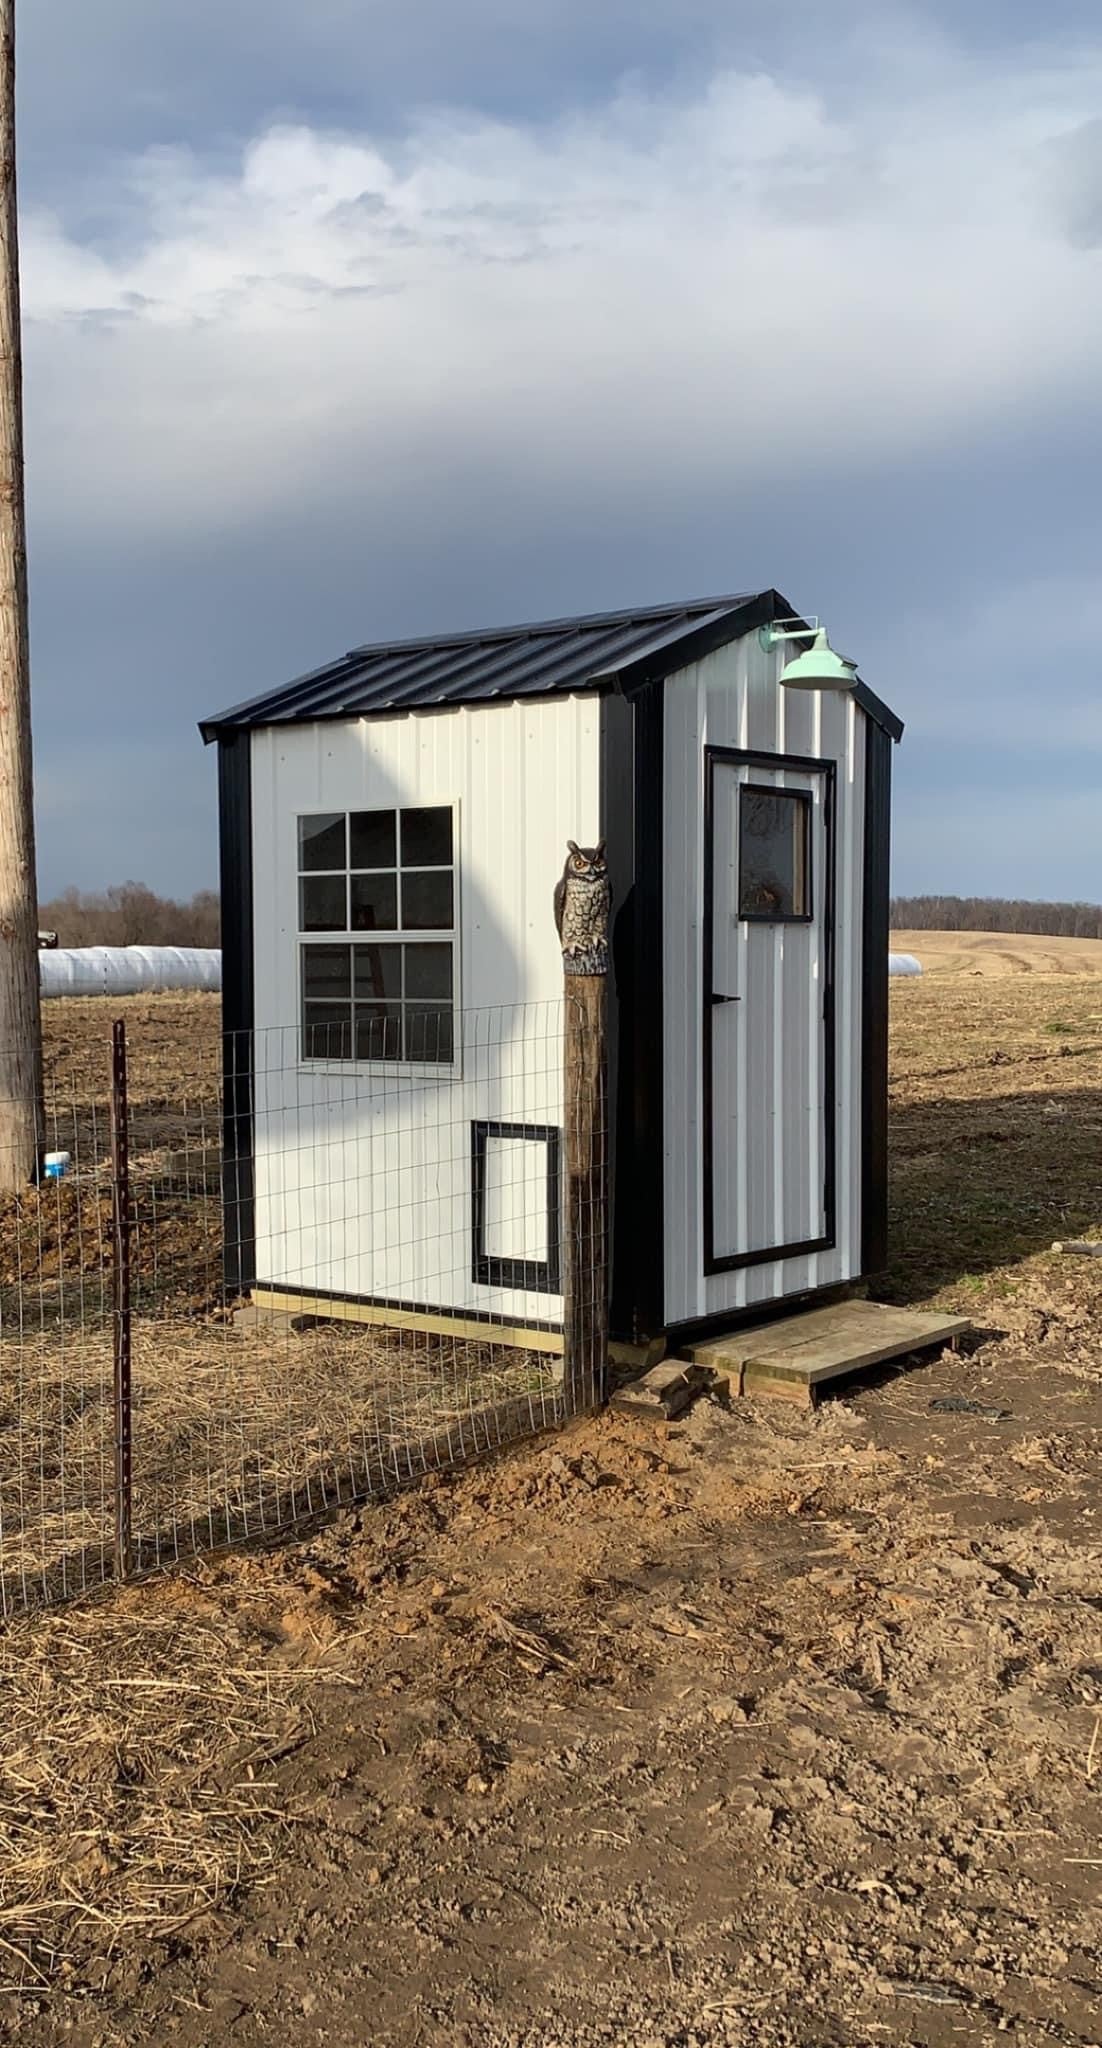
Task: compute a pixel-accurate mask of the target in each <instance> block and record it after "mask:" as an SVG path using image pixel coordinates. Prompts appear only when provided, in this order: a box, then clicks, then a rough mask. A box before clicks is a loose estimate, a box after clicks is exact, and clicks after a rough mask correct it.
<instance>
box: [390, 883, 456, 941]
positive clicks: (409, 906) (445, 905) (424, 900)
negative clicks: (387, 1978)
mask: <svg viewBox="0 0 1102 2048" xmlns="http://www.w3.org/2000/svg"><path fill="white" fill-rule="evenodd" d="M451 922H452V878H451V873H450V870H442V869H437V870H435V871H434V870H433V869H431V868H430V869H426V870H425V871H424V872H423V873H422V874H407V873H406V871H405V869H403V871H402V929H403V930H404V931H407V932H446V931H450V930H451Z"/></svg>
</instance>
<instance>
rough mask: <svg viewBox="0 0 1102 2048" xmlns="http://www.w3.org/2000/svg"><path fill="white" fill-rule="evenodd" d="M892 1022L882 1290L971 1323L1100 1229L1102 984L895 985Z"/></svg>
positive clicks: (1050, 980) (950, 981) (1045, 980)
mask: <svg viewBox="0 0 1102 2048" xmlns="http://www.w3.org/2000/svg"><path fill="white" fill-rule="evenodd" d="M1084 943H1086V942H1084ZM891 1015H892V1079H891V1126H890V1128H891V1167H892V1186H891V1203H892V1215H891V1246H892V1264H891V1269H890V1272H889V1274H888V1276H887V1281H886V1287H885V1290H884V1291H885V1292H886V1295H887V1298H889V1299H892V1300H903V1301H925V1300H935V1299H936V1300H937V1301H938V1302H939V1303H944V1304H945V1305H949V1304H956V1305H959V1306H961V1307H963V1308H964V1309H966V1310H969V1311H971V1310H973V1309H974V1308H975V1307H976V1304H977V1297H979V1298H982V1297H984V1296H987V1295H990V1296H993V1297H997V1296H1004V1295H1005V1294H1007V1293H1010V1292H1013V1291H1014V1290H1015V1289H1016V1288H1017V1287H1018V1286H1019V1285H1020V1284H1021V1283H1022V1281H1023V1279H1024V1278H1025V1277H1027V1274H1026V1273H1025V1272H1023V1262H1025V1261H1034V1260H1038V1259H1044V1258H1045V1257H1046V1256H1047V1255H1048V1253H1049V1251H1050V1247H1051V1245H1052V1244H1053V1242H1054V1241H1056V1240H1057V1239H1061V1238H1072V1237H1088V1236H1091V1235H1093V1234H1094V1233H1095V1232H1096V1231H1097V1229H1098V1227H1099V1225H1100V1224H1102V984H1099V983H1098V982H1097V981H1095V980H1094V979H1093V978H1091V977H1083V978H1081V979H1070V978H1066V979H1065V978H1060V979H1057V978H1054V977H1045V976H1043V975H1032V974H1031V975H1027V976H1022V977H1019V978H1012V977H1007V978H1005V979H1002V980H997V981H988V980H982V981H970V980H958V979H955V978H950V977H945V978H938V977H931V978H930V979H928V980H927V979H922V980H914V981H896V982H893V984H892V995H891Z"/></svg>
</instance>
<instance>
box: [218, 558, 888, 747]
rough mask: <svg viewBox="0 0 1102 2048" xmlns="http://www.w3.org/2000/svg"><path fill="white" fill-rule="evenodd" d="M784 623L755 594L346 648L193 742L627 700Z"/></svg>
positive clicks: (779, 604)
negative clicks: (386, 719) (610, 695)
mask: <svg viewBox="0 0 1102 2048" xmlns="http://www.w3.org/2000/svg"><path fill="white" fill-rule="evenodd" d="M793 616H794V614H793V611H792V607H791V606H790V605H788V604H787V603H786V602H785V600H784V598H782V597H781V596H780V594H779V593H778V592H777V591H775V590H764V591H758V592H755V593H745V594H743V595H741V596H729V597H708V598H697V599H695V600H692V601H690V602H689V603H685V604H665V605H646V606H642V607H638V608H636V609H633V610H631V611H619V612H591V613H589V614H587V615H586V616H584V617H582V618H574V619H544V620H541V621H539V622H538V623H536V624H534V625H527V626H500V627H495V628H493V629H491V630H489V631H483V632H476V633H448V634H443V635H439V636H436V637H434V638H432V639H425V640H391V641H384V642H382V643H381V644H379V645H377V646H369V647H355V648H353V649H352V651H351V652H350V653H348V654H344V655H341V656H340V658H339V659H338V660H337V661H332V662H329V663H328V664H327V666H326V667H325V668H318V669H314V670H313V671H312V672H311V673H310V674H309V675H305V676H299V677H298V678H297V680H296V681H294V682H291V683H285V684H284V685H283V686H282V687H281V688H280V689H277V690H269V691H266V692H265V693H264V695H263V696H260V697H253V698H250V700H249V701H248V702H247V703H244V704H235V705H233V706H232V707H231V708H230V710H228V711H222V712H219V713H218V714H217V716H215V717H214V718H208V719H204V720H203V722H202V724H201V725H200V728H199V730H200V732H201V733H202V735H203V738H204V739H205V740H213V739H217V738H219V737H220V736H221V735H227V734H229V733H232V732H234V731H247V730H249V729H250V728H252V727H254V726H261V725H290V724H296V725H297V724H303V723H307V722H310V721H313V720H315V719H336V718H374V717H379V716H381V715H383V714H387V713H389V714H393V713H395V712H401V711H420V710H428V709H433V708H436V707H438V706H440V705H446V704H479V703H493V702H507V701H509V700H511V699H515V698H517V697H547V696H555V695H558V694H559V693H566V692H576V691H579V690H607V689H619V690H622V691H624V692H625V693H626V694H628V695H630V694H632V693H633V692H634V691H635V690H637V689H641V688H642V687H643V686H644V685H645V684H646V683H648V682H651V681H653V680H655V678H657V677H660V676H665V675H669V674H671V673H672V672H673V671H674V670H675V669H678V668H683V667H685V665H686V664H687V663H688V662H690V661H697V660H700V659H701V657H702V656H703V655H705V654H708V653H710V652H711V651H712V649H713V648H715V647H721V646H723V645H724V644H725V643H726V642H727V641H729V640H734V639H737V638H738V637H739V636H740V635H741V634H743V633H747V632H750V631H751V630H752V629H753V628H755V627H756V626H759V625H764V624H766V623H768V622H769V621H770V620H772V619H775V618H792V617H793ZM859 694H860V695H861V696H862V701H864V702H865V709H866V710H868V711H870V714H871V715H872V716H874V717H878V718H879V719H880V722H881V723H883V724H885V725H886V726H887V727H888V729H889V730H890V731H891V732H892V737H893V738H895V739H898V737H899V735H900V733H901V732H902V729H903V728H902V726H901V725H900V723H899V721H898V719H896V718H895V717H894V714H893V713H891V712H890V711H888V710H887V708H886V706H883V705H881V704H879V701H878V700H877V699H876V698H874V697H873V696H872V693H871V691H868V692H866V691H864V690H863V686H862V688H861V690H860V691H859ZM873 707H875V708H873Z"/></svg>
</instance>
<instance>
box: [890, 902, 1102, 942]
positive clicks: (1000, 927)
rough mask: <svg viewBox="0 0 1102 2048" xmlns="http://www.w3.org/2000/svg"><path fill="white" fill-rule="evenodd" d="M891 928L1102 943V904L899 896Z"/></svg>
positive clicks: (910, 930) (909, 930) (908, 930)
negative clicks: (1031, 934)
mask: <svg viewBox="0 0 1102 2048" xmlns="http://www.w3.org/2000/svg"><path fill="white" fill-rule="evenodd" d="M892 928H893V930H894V931H903V932H1017V933H1019V934H1025V933H1029V932H1036V933H1038V934H1039V935H1041V936H1042V937H1044V938H1058V939H1102V905H1099V904H1097V903H1030V902H1026V901H1024V900H1023V899H1021V898H1015V897H1005V896H896V897H895V898H894V899H893V902H892Z"/></svg>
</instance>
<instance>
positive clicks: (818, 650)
mask: <svg viewBox="0 0 1102 2048" xmlns="http://www.w3.org/2000/svg"><path fill="white" fill-rule="evenodd" d="M758 639H759V641H760V642H761V645H762V646H763V647H764V648H766V649H768V648H771V647H776V646H778V645H779V644H780V642H781V641H784V640H810V641H811V645H810V647H808V648H806V649H805V650H804V652H803V653H802V654H798V655H797V656H796V659H795V661H790V662H788V663H787V665H786V666H785V667H784V668H783V669H782V670H781V682H782V683H783V684H784V686H785V689H786V690H852V688H853V686H854V684H855V683H856V681H857V663H856V662H855V661H847V660H846V658H845V656H844V655H841V654H835V652H834V649H833V647H832V646H831V644H830V641H829V640H828V639H827V635H826V627H825V626H821V625H820V624H819V621H818V619H793V620H791V621H789V623H788V624H787V625H773V626H761V627H759V629H758Z"/></svg>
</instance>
